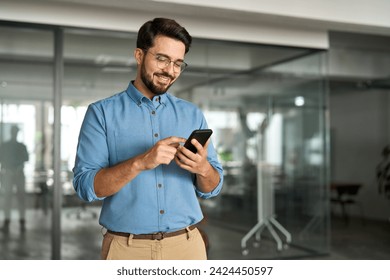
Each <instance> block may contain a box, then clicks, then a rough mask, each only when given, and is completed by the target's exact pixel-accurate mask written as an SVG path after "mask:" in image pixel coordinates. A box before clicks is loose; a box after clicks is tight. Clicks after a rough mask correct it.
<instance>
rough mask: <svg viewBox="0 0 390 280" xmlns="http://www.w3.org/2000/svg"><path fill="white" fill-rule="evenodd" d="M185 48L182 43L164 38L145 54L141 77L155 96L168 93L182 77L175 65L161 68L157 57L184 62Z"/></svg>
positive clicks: (157, 38) (158, 38)
mask: <svg viewBox="0 0 390 280" xmlns="http://www.w3.org/2000/svg"><path fill="white" fill-rule="evenodd" d="M184 54H185V46H184V44H183V43H182V42H180V41H177V40H174V39H171V38H168V37H163V36H158V37H156V39H155V44H154V46H153V47H152V48H150V49H149V50H148V51H147V52H144V56H143V60H142V63H141V64H140V77H141V80H142V82H143V83H144V85H145V86H146V88H147V89H148V90H149V91H150V93H151V94H153V95H161V94H163V93H165V92H167V91H168V89H169V88H170V87H171V86H172V85H173V83H174V82H175V81H176V79H177V78H178V77H179V75H180V71H178V70H177V69H175V67H174V65H173V63H172V62H171V63H169V65H167V66H166V67H162V68H161V67H160V66H158V63H157V57H156V56H162V57H165V58H168V59H169V60H170V61H183V60H184Z"/></svg>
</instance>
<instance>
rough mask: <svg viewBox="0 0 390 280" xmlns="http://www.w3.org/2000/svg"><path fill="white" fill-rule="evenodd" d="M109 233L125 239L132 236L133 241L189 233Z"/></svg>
mask: <svg viewBox="0 0 390 280" xmlns="http://www.w3.org/2000/svg"><path fill="white" fill-rule="evenodd" d="M195 228H196V225H192V226H189V227H188V229H189V230H194V229H195ZM107 232H108V233H110V234H113V235H118V236H123V237H129V236H130V235H132V236H133V237H132V238H133V239H148V240H162V239H164V238H168V237H173V236H178V235H181V234H184V233H187V228H185V229H181V230H178V231H173V232H162V231H160V232H156V233H150V234H131V233H127V232H116V231H112V230H109V229H108V230H107Z"/></svg>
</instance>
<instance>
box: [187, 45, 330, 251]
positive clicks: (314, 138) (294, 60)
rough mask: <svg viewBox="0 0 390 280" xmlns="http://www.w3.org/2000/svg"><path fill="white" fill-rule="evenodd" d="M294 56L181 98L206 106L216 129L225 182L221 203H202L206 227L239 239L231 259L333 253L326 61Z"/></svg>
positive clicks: (220, 80)
mask: <svg viewBox="0 0 390 280" xmlns="http://www.w3.org/2000/svg"><path fill="white" fill-rule="evenodd" d="M255 50H256V51H258V52H261V51H262V48H261V47H259V48H255ZM290 52H291V53H290V57H289V58H287V59H286V58H283V59H282V60H281V61H276V63H273V64H272V65H269V64H265V65H264V64H263V65H264V66H256V65H255V66H254V67H253V68H252V69H248V70H241V71H236V72H235V73H230V74H228V75H225V77H224V76H223V75H221V76H220V77H218V78H215V79H209V80H208V81H207V82H206V83H205V84H204V85H197V86H196V87H194V88H192V89H191V92H184V93H183V96H184V95H185V94H187V95H188V96H190V97H192V100H195V102H197V103H198V104H199V105H200V106H202V107H203V109H204V111H205V112H206V118H207V119H208V122H209V126H210V127H212V128H213V129H214V130H215V134H214V143H215V145H216V147H217V149H218V153H219V156H220V159H221V160H222V162H223V164H224V169H225V183H224V188H223V190H222V193H221V195H220V196H219V197H218V198H216V199H215V200H214V201H203V203H202V204H203V206H204V209H205V212H206V216H207V217H208V220H209V223H208V224H209V225H212V224H213V223H215V224H218V226H219V227H221V228H225V229H226V232H228V231H234V232H235V234H234V235H229V238H230V239H231V240H229V242H230V244H232V243H234V242H235V243H234V244H235V245H234V246H232V248H231V249H232V250H236V251H237V247H238V246H239V247H240V248H241V253H242V256H237V255H236V256H234V258H251V259H253V258H293V257H308V256H312V255H313V254H324V253H327V252H328V250H329V246H330V242H329V229H330V223H329V216H328V186H329V184H328V142H327V135H328V133H327V119H326V116H327V110H328V109H327V87H326V82H325V80H324V75H325V71H326V69H325V67H324V65H325V63H324V62H325V54H324V53H323V52H313V51H310V50H304V51H302V50H298V51H297V50H290ZM229 61H230V62H231V64H232V65H235V64H236V61H235V59H234V58H229ZM253 62H254V63H256V59H254V61H251V63H253ZM257 62H258V63H261V59H258V60H257ZM224 236H227V235H222V236H221V237H218V238H219V239H223V238H224ZM233 236H234V237H233ZM233 238H234V239H235V241H233V240H234V239H233ZM214 242H220V241H217V240H214ZM226 242H228V240H226ZM210 254H211V257H212V254H213V252H211V253H210ZM226 258H229V256H226Z"/></svg>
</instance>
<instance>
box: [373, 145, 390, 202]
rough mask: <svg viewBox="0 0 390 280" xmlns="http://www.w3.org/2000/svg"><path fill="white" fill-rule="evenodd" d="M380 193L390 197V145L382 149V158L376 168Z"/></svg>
mask: <svg viewBox="0 0 390 280" xmlns="http://www.w3.org/2000/svg"><path fill="white" fill-rule="evenodd" d="M376 177H377V179H378V190H379V193H380V194H382V193H384V194H385V196H386V197H388V198H389V199H390V145H387V146H386V147H384V148H383V150H382V160H381V162H380V163H379V164H378V166H377V168H376Z"/></svg>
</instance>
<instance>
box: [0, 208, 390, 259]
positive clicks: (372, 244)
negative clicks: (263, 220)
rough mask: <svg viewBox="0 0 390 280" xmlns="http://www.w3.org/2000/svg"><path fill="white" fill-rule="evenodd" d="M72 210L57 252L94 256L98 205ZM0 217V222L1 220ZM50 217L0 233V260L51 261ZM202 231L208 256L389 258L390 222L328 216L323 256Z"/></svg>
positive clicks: (35, 215) (218, 226) (232, 232)
mask: <svg viewBox="0 0 390 280" xmlns="http://www.w3.org/2000/svg"><path fill="white" fill-rule="evenodd" d="M77 211H78V208H66V209H64V210H63V212H62V225H63V226H62V227H63V229H62V237H61V241H62V242H61V252H62V253H61V256H62V259H65V260H95V259H99V253H100V244H101V240H102V235H101V233H100V231H101V229H100V226H99V225H98V223H97V218H96V215H97V214H98V211H99V209H98V207H88V211H87V212H81V213H79V215H78V212H77ZM2 222H3V221H2V219H0V223H1V224H2ZM50 229H51V218H50V217H48V216H47V215H44V214H43V213H42V212H40V211H38V210H29V211H28V213H27V225H26V231H25V232H24V233H21V232H20V230H19V224H18V222H17V221H13V223H11V227H10V230H9V232H8V233H6V232H4V231H0V259H2V260H5V259H14V260H17V259H27V260H29V259H37V260H45V259H51V235H50ZM203 229H204V230H205V232H206V233H207V235H208V238H209V242H210V249H209V259H214V260H222V259H334V260H347V259H363V260H380V259H382V260H383V259H385V260H390V238H389V236H390V222H389V221H368V220H366V221H365V223H364V224H362V222H361V220H360V219H352V220H351V221H350V223H349V224H348V225H346V224H345V223H344V221H343V220H342V219H340V218H338V217H332V227H331V251H330V253H329V254H309V255H308V254H302V253H301V252H300V250H299V248H294V246H289V247H288V248H286V249H283V250H281V251H279V250H277V248H276V244H275V242H274V240H273V239H272V238H263V239H262V240H261V242H260V243H258V245H259V246H253V243H252V242H251V243H249V242H248V248H249V253H248V254H247V255H245V256H244V255H243V254H242V248H241V245H240V240H241V238H242V237H243V236H244V235H245V233H246V232H245V231H243V230H239V229H232V228H231V227H229V226H228V225H227V224H223V223H220V222H218V221H213V220H209V221H208V222H207V224H206V225H204V226H203Z"/></svg>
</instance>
